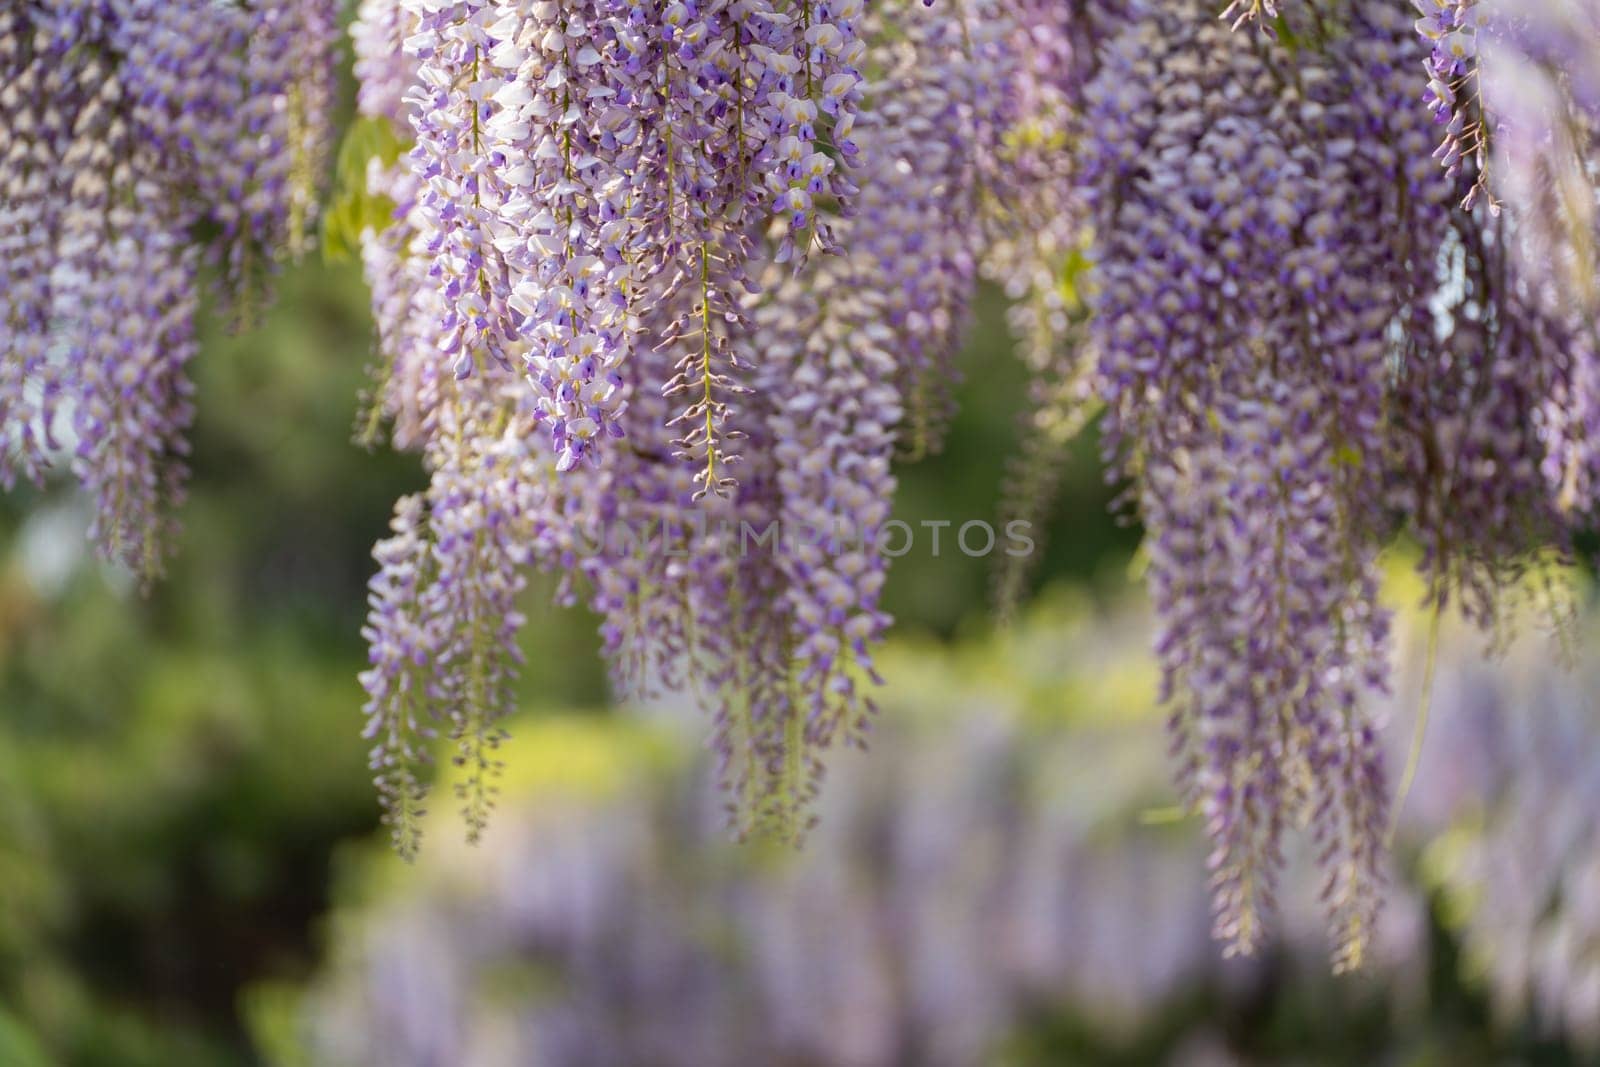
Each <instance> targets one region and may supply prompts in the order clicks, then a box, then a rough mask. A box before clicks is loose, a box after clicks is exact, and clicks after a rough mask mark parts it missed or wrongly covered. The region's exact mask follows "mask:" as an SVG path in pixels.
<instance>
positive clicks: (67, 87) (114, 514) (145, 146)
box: [0, 0, 337, 581]
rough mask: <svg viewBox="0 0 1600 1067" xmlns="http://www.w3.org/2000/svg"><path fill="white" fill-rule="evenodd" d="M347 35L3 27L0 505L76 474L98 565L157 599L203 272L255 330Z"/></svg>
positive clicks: (314, 157) (295, 234)
mask: <svg viewBox="0 0 1600 1067" xmlns="http://www.w3.org/2000/svg"><path fill="white" fill-rule="evenodd" d="M336 14H337V12H336V10H335V8H334V5H333V4H332V3H331V2H329V0H278V2H274V3H269V4H262V5H251V6H248V7H247V6H245V5H241V4H233V3H213V2H211V0H186V2H181V3H157V2H155V0H100V2H94V3H83V2H77V0H37V2H30V3H24V4H12V5H8V7H7V11H6V12H5V13H4V14H3V15H0V72H3V78H4V83H5V84H4V88H3V89H0V246H3V247H4V249H5V255H4V256H3V257H0V258H3V259H4V260H5V264H4V266H3V267H0V272H3V273H4V277H3V279H0V427H3V430H0V432H3V435H4V437H3V440H0V484H4V485H6V486H10V485H11V484H12V483H13V482H14V481H15V480H16V479H17V478H19V477H20V478H24V479H28V480H32V481H35V482H38V481H41V480H42V479H43V478H44V476H45V474H46V472H47V470H48V468H49V467H50V466H51V464H52V461H55V460H58V459H60V458H62V457H65V456H70V465H71V468H72V470H73V472H74V474H75V475H76V476H77V478H78V479H79V481H80V482H82V484H83V485H84V486H85V488H86V489H88V490H89V491H90V493H91V494H92V495H93V497H94V500H95V508H96V517H95V520H94V525H93V530H92V537H93V539H94V541H95V543H96V545H97V547H98V548H99V550H100V552H101V554H102V555H104V556H106V557H107V558H108V559H112V560H115V561H117V562H120V563H123V564H126V565H127V566H128V567H130V568H131V569H133V570H134V571H135V572H136V573H137V574H138V575H139V576H140V577H141V579H142V580H144V581H149V580H150V579H151V578H153V577H154V576H155V575H156V574H158V573H159V571H160V570H161V567H162V563H163V560H164V558H165V554H166V553H167V552H168V551H169V550H170V535H171V533H172V529H173V522H172V518H171V509H172V507H173V506H174V505H175V504H176V503H177V502H178V501H179V499H180V498H181V496H182V488H183V481H184V468H183V464H182V457H183V455H184V453H185V451H186V446H185V444H184V431H185V429H186V428H187V426H188V423H189V420H190V417H191V405H190V401H189V395H190V386H189V384H188V382H187V378H186V376H185V372H184V364H185V363H186V362H187V361H188V359H189V358H190V356H191V355H192V354H193V335H194V318H195V312H196V305H197V293H196V285H197V281H196V279H197V275H198V271H199V267H200V265H201V262H202V260H209V261H210V262H211V263H213V264H214V265H215V266H216V267H217V268H219V269H220V272H221V274H222V277H223V279H224V281H225V283H226V290H227V295H228V296H229V297H230V298H231V299H232V301H233V303H234V306H235V308H236V309H237V310H238V311H239V312H240V313H243V312H245V311H248V305H249V304H250V302H251V301H252V300H253V299H254V297H255V294H256V293H257V292H258V291H259V290H261V289H262V287H263V280H264V278H265V275H266V273H267V271H268V270H269V269H270V268H271V267H272V265H273V264H274V263H275V261H276V260H277V259H279V258H280V257H281V256H282V255H284V254H286V253H288V252H291V251H293V250H294V249H295V247H296V241H297V240H298V238H299V236H300V235H301V234H303V232H304V230H305V228H306V225H307V224H308V223H309V222H310V221H311V218H312V215H313V213H314V209H315V204H316V198H317V187H318V185H319V183H320V179H321V171H322V169H323V167H322V161H323V153H324V152H325V150H326V149H325V146H326V142H327V123H328V122H329V121H330V120H331V116H330V114H329V111H330V107H329V105H330V93H331V85H332V83H333V80H334V78H335V74H336V69H337V68H336V67H335V65H334V53H335V47H336V41H337V27H336V24H335V18H336ZM196 232H208V233H212V234H214V236H212V237H211V238H209V239H208V240H207V242H206V244H205V245H204V247H201V246H199V245H196V244H195V241H194V238H193V237H192V235H193V234H194V233H196Z"/></svg>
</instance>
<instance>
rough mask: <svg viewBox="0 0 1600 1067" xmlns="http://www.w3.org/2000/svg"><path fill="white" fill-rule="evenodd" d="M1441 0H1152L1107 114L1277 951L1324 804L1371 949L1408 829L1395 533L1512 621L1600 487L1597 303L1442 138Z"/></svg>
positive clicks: (1156, 528)
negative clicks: (1427, 81)
mask: <svg viewBox="0 0 1600 1067" xmlns="http://www.w3.org/2000/svg"><path fill="white" fill-rule="evenodd" d="M1433 6H1435V7H1437V8H1439V10H1438V11H1435V12H1431V13H1430V14H1429V15H1428V16H1427V17H1425V18H1424V19H1423V20H1422V21H1421V22H1420V23H1418V24H1417V26H1416V28H1415V29H1414V28H1413V26H1412V24H1411V23H1412V20H1411V19H1409V18H1407V17H1406V15H1405V12H1404V11H1402V10H1400V9H1398V8H1397V7H1396V5H1393V4H1388V3H1357V4H1352V5H1349V6H1348V11H1347V12H1345V13H1343V14H1341V15H1339V16H1337V18H1335V17H1334V16H1333V15H1331V14H1330V13H1329V12H1327V11H1326V10H1323V11H1320V12H1319V11H1316V10H1302V9H1301V8H1299V7H1292V8H1291V7H1286V8H1285V10H1283V11H1282V12H1280V13H1279V14H1278V16H1277V19H1276V26H1277V28H1278V37H1279V38H1280V39H1283V40H1281V41H1280V42H1279V43H1271V42H1265V41H1264V40H1263V38H1261V37H1260V36H1258V35H1253V34H1246V35H1243V36H1244V37H1245V38H1246V39H1245V40H1239V39H1238V38H1239V37H1240V36H1241V35H1239V34H1233V33H1230V31H1229V28H1228V27H1227V26H1226V25H1219V24H1217V23H1215V22H1214V21H1213V20H1211V19H1210V18H1209V17H1208V14H1207V12H1206V11H1205V10H1204V9H1205V7H1206V5H1203V4H1193V5H1189V4H1184V3H1174V4H1151V5H1149V6H1148V7H1147V8H1146V9H1145V10H1144V11H1143V13H1142V15H1141V16H1140V17H1136V18H1134V19H1133V20H1131V21H1130V22H1129V24H1128V26H1127V28H1126V29H1125V30H1124V31H1123V32H1122V33H1121V34H1119V35H1118V36H1116V37H1114V38H1112V39H1111V41H1110V42H1109V44H1108V45H1107V47H1106V48H1105V50H1104V60H1103V65H1102V66H1101V68H1100V71H1099V73H1098V74H1097V76H1096V78H1095V80H1094V81H1092V82H1091V83H1090V85H1089V86H1088V89H1087V90H1086V92H1085V107H1084V112H1083V130H1084V136H1085V137H1086V139H1087V143H1086V146H1085V147H1086V150H1085V153H1084V158H1083V159H1082V160H1081V161H1080V165H1081V166H1082V168H1083V171H1084V175H1083V178H1082V180H1081V188H1082V192H1083V196H1084V198H1085V201H1086V203H1087V209H1088V212H1089V217H1090V219H1091V220H1092V225H1093V228H1094V233H1095V241H1094V248H1093V253H1092V258H1093V259H1094V268H1093V270H1094V281H1093V284H1094V288H1095V291H1094V293H1093V296H1092V297H1091V299H1090V301H1089V303H1090V305H1091V313H1092V316H1093V317H1092V319H1091V321H1090V324H1089V327H1088V332H1089V343H1090V344H1091V345H1092V346H1093V347H1094V348H1095V349H1096V350H1097V352H1098V373H1099V377H1100V381H1099V390H1098V391H1099V393H1100V395H1101V396H1102V397H1103V399H1104V400H1105V402H1106V404H1107V414H1106V422H1105V428H1106V431H1107V442H1108V450H1109V454H1110V456H1111V458H1112V460H1113V462H1114V463H1115V464H1116V465H1117V466H1118V468H1119V469H1120V470H1121V471H1123V472H1124V473H1125V474H1126V475H1127V476H1129V477H1130V478H1131V479H1133V480H1134V482H1135V485H1136V495H1137V501H1138V511H1139V514H1140V516H1141V518H1142V519H1143V521H1144V523H1145V525H1146V528H1147V531H1148V536H1149V540H1148V548H1149V580H1150V585H1151V591H1152V594H1153V596H1154V599H1155V602H1156V606H1157V608H1158V613H1159V616H1160V627H1159V631H1160V632H1159V636H1158V639H1157V652H1158V655H1159V657H1160V659H1161V663H1162V667H1163V671H1164V673H1165V676H1166V686H1167V692H1168V697H1169V700H1170V701H1171V706H1172V744H1173V748H1174V751H1175V753H1176V754H1177V756H1178V760H1179V767H1180V778H1181V781H1182V783H1183V785H1184V788H1185V791H1186V795H1187V796H1188V798H1189V799H1190V801H1191V803H1192V804H1193V805H1194V806H1195V808H1196V809H1197V810H1198V811H1199V812H1200V813H1201V814H1202V815H1203V817H1204V819H1205V821H1206V823H1207V825H1208V827H1209V828H1210V831H1211V834H1212V839H1213V843H1214V851H1213V854H1212V857H1211V867H1212V871H1213V878H1214V887H1215V890H1216V894H1217V909H1218V911H1217V930H1216V932H1217V934H1218V936H1219V937H1221V938H1223V939H1224V940H1226V941H1228V942H1229V943H1230V945H1231V946H1232V947H1233V948H1234V949H1236V950H1238V951H1242V952H1248V951H1250V950H1251V949H1252V947H1253V946H1254V944H1255V943H1256V941H1257V940H1258V938H1259V937H1260V933H1261V928H1260V915H1261V914H1262V913H1263V912H1264V911H1265V910H1267V909H1268V908H1270V906H1271V904H1272V900H1273V890H1274V885H1275V876H1274V872H1275V870H1276V869H1277V868H1278V867H1280V866H1281V864H1282V855H1283V853H1282V847H1283V840H1284V834H1285V832H1286V831H1287V830H1288V828H1289V827H1291V826H1294V825H1298V824H1301V823H1309V824H1310V825H1311V827H1312V831H1313V833H1314V835H1315V837H1316V839H1317V841H1318V843H1319V851H1320V854H1321V860H1322V863H1323V867H1324V871H1325V875H1326V882H1325V885H1324V889H1323V897H1324V899H1325V901H1326V902H1327V904H1328V906H1329V908H1330V911H1331V913H1332V916H1333V921H1334V926H1335V937H1336V942H1337V944H1338V946H1339V947H1338V951H1337V953H1336V964H1337V965H1338V966H1341V967H1345V966H1354V965H1356V964H1358V963H1359V961H1360V956H1361V952H1362V948H1363V946H1364V944H1365V942H1366V938H1367V931H1369V930H1370V929H1371V926H1372V923H1373V913H1372V908H1373V907H1374V906H1375V902H1376V900H1377V897H1378V892H1377V884H1376V883H1377V882H1378V881H1379V880H1380V872H1381V863H1380V860H1381V852H1382V844H1383V834H1384V828H1385V826H1386V824H1387V822H1388V815H1387V813H1386V810H1385V809H1386V806H1387V803H1388V787H1387V785H1386V777H1385V773H1384V768H1383V764H1382V761H1381V759H1380V758H1379V755H1380V753H1379V745H1378V741H1377V737H1376V734H1375V730H1374V728H1373V726H1372V724H1371V722H1370V721H1369V720H1368V718H1367V717H1366V714H1365V712H1364V711H1363V708H1364V706H1365V704H1366V703H1367V696H1368V695H1369V694H1373V693H1379V692H1382V691H1384V690H1385V689H1386V688H1387V685H1388V680H1387V675H1388V664H1387V650H1388V629H1389V622H1388V615H1387V613H1386V611H1385V610H1384V608H1383V607H1382V606H1381V605H1380V603H1379V601H1378V598H1377V595H1376V594H1377V587H1376V583H1375V581H1374V579H1373V574H1374V564H1375V560H1376V555H1377V553H1378V552H1379V551H1380V549H1381V548H1382V547H1383V546H1384V545H1385V544H1387V543H1388V542H1389V540H1390V539H1391V538H1392V537H1393V536H1394V535H1395V534H1396V533H1398V532H1404V533H1406V534H1408V535H1409V536H1410V537H1412V538H1414V539H1415V540H1417V541H1418V542H1420V544H1421V545H1422V547H1423V550H1424V556H1423V562H1422V568H1423V570H1424V572H1425V574H1426V575H1427V577H1428V581H1429V588H1430V594H1431V597H1432V599H1433V600H1434V602H1435V604H1436V605H1437V606H1441V607H1442V606H1443V605H1445V604H1446V603H1448V602H1459V604H1460V606H1461V607H1462V609H1463V610H1464V611H1465V612H1466V613H1467V614H1468V615H1469V616H1471V617H1473V618H1476V619H1478V620H1479V621H1482V622H1484V623H1491V622H1493V621H1494V620H1495V619H1496V618H1497V617H1498V616H1497V600H1498V596H1499V593H1500V591H1501V590H1502V589H1503V588H1505V587H1506V585H1507V582H1508V580H1509V579H1512V578H1514V577H1516V576H1518V575H1519V574H1520V572H1521V569H1522V567H1523V565H1524V563H1525V561H1526V560H1528V559H1529V558H1530V557H1531V555H1532V554H1533V553H1535V552H1536V551H1537V550H1538V549H1539V548H1540V547H1541V546H1546V545H1554V546H1556V548H1557V549H1558V550H1564V549H1565V548H1566V546H1567V545H1568V540H1567V539H1568V537H1569V536H1570V531H1571V529H1572V527H1573V525H1574V521H1575V520H1576V521H1578V522H1581V521H1582V516H1584V515H1586V514H1588V513H1589V512H1590V511H1591V509H1592V500H1591V499H1590V498H1589V496H1588V488H1587V486H1588V479H1589V477H1590V475H1589V473H1588V472H1589V471H1591V470H1592V469H1593V465H1594V462H1595V458H1596V453H1595V451H1594V448H1593V444H1592V442H1593V440H1594V438H1593V434H1592V432H1590V430H1589V429H1587V428H1586V427H1588V426H1590V425H1591V424H1590V423H1589V422H1588V421H1587V420H1588V419H1589V405H1590V404H1591V400H1590V399H1589V395H1590V393H1591V391H1592V386H1591V385H1590V382H1591V381H1592V375H1593V373H1594V366H1595V360H1596V358H1597V356H1596V350H1595V347H1594V337H1593V332H1592V322H1590V321H1587V320H1586V318H1585V316H1584V315H1583V314H1582V313H1581V312H1580V311H1579V310H1578V305H1577V304H1575V303H1574V302H1573V300H1572V299H1571V295H1570V294H1567V293H1563V292H1562V291H1561V290H1560V288H1559V287H1558V286H1556V285H1553V284H1551V280H1550V279H1549V278H1547V277H1544V276H1541V275H1538V274H1531V273H1529V272H1527V271H1526V270H1525V260H1524V259H1522V258H1520V257H1518V256H1517V255H1516V254H1515V253H1514V252H1513V248H1514V247H1515V246H1516V245H1517V244H1518V242H1519V241H1522V240H1524V239H1525V238H1526V237H1527V236H1528V235H1529V234H1530V233H1531V232H1533V230H1534V226H1533V225H1532V224H1531V223H1530V222H1529V221H1526V220H1525V218H1524V216H1523V215H1522V214H1520V213H1515V212H1513V213H1505V214H1503V213H1501V212H1500V211H1498V210H1497V209H1496V208H1495V207H1494V206H1493V205H1492V203H1491V199H1492V198H1485V199H1481V200H1480V199H1476V198H1473V197H1471V196H1463V194H1462V189H1464V188H1467V187H1470V186H1471V185H1472V183H1475V182H1479V181H1481V180H1483V179H1484V173H1483V168H1484V166H1485V165H1486V158H1487V157H1486V155H1485V153H1482V152H1477V151H1472V152H1465V153H1455V154H1453V155H1452V157H1451V158H1449V159H1448V160H1447V163H1448V164H1449V165H1448V166H1446V167H1444V168H1441V167H1439V166H1437V164H1436V163H1435V162H1434V161H1433V159H1431V158H1430V157H1431V156H1433V155H1434V154H1435V152H1434V149H1435V145H1436V144H1437V134H1436V133H1435V132H1434V129H1433V123H1432V122H1430V114H1431V113H1432V112H1439V113H1440V114H1443V110H1441V108H1440V107H1439V106H1438V100H1437V99H1436V100H1435V101H1434V106H1433V107H1431V108H1430V107H1428V106H1426V105H1424V106H1422V107H1418V106H1416V104H1415V103H1414V101H1415V100H1416V97H1417V88H1416V82H1415V76H1414V75H1413V74H1412V71H1414V70H1416V69H1417V68H1418V67H1419V66H1423V65H1431V66H1432V67H1433V69H1434V71H1435V82H1436V83H1438V78H1439V77H1440V76H1441V75H1440V74H1439V71H1440V70H1442V68H1441V67H1440V64H1442V63H1444V62H1445V59H1444V58H1442V57H1444V56H1445V53H1446V52H1447V51H1449V48H1450V47H1453V46H1450V45H1449V44H1448V42H1446V43H1445V44H1440V43H1439V42H1440V41H1441V40H1443V39H1444V38H1452V35H1455V36H1456V37H1459V35H1460V34H1462V33H1465V32H1467V31H1466V30H1463V29H1461V26H1463V25H1466V23H1465V22H1463V21H1462V20H1464V19H1466V18H1467V16H1466V15H1464V14H1461V13H1459V12H1457V13H1455V14H1451V13H1450V12H1447V11H1445V9H1446V8H1451V10H1452V11H1453V10H1454V8H1453V6H1452V5H1433ZM1467 6H1470V5H1467ZM1307 8H1309V5H1307ZM1418 31H1420V32H1418ZM1441 35H1442V36H1441ZM1452 39H1454V38H1452ZM1430 42H1432V44H1433V47H1432V50H1431V52H1430V50H1429V47H1428V46H1429V43H1430ZM1463 49H1465V46H1463ZM1450 62H1452V63H1456V64H1458V65H1457V66H1452V67H1451V68H1450V72H1451V75H1452V76H1460V75H1461V73H1462V72H1463V71H1464V70H1465V69H1466V68H1465V67H1464V66H1461V65H1459V64H1465V62H1466V59H1465V51H1463V56H1462V57H1458V58H1457V59H1454V60H1451V61H1450ZM1434 95H1435V97H1437V96H1438V95H1439V90H1438V88H1437V84H1436V88H1435V90H1434ZM1452 121H1453V120H1452ZM1459 132H1460V131H1459V130H1456V131H1454V133H1452V134H1451V136H1454V135H1455V134H1456V133H1459ZM1458 157H1459V158H1458ZM1587 195H1588V196H1589V197H1590V198H1591V200H1592V197H1593V195H1594V194H1593V189H1592V186H1591V187H1589V188H1588V191H1587ZM1530 206H1531V205H1530Z"/></svg>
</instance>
